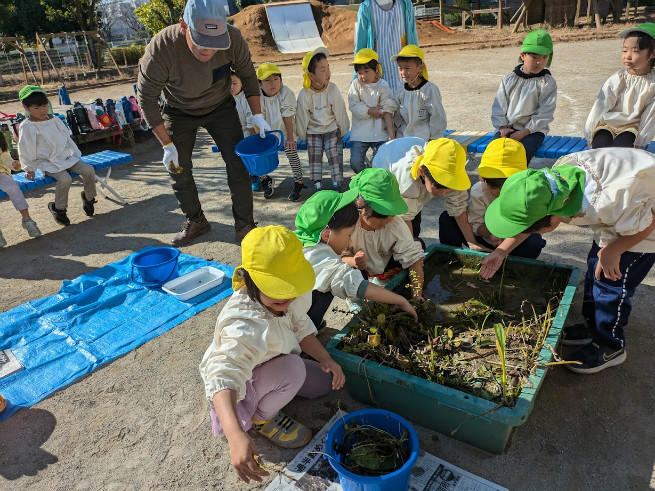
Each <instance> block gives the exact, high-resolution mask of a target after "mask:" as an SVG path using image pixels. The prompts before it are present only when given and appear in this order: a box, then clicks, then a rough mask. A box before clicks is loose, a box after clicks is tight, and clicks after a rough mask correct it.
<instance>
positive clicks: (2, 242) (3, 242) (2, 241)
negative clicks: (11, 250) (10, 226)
mask: <svg viewBox="0 0 655 491" xmlns="http://www.w3.org/2000/svg"><path fill="white" fill-rule="evenodd" d="M6 245H7V241H6V240H5V238H4V237H3V236H2V231H0V247H4V246H6Z"/></svg>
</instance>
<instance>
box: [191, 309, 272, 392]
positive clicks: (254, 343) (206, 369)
mask: <svg viewBox="0 0 655 491" xmlns="http://www.w3.org/2000/svg"><path fill="white" fill-rule="evenodd" d="M267 326H268V325H267V323H266V321H265V320H264V319H262V318H254V317H247V318H246V317H241V318H239V317H236V318H235V317H230V318H228V319H225V320H221V318H220V317H219V320H218V321H217V323H216V330H215V332H214V340H213V341H212V343H211V345H210V346H209V349H207V351H206V352H205V355H204V356H203V358H202V361H201V363H200V374H201V376H202V379H203V381H204V383H205V395H206V396H207V399H208V400H209V402H210V403H211V402H212V400H213V399H214V395H215V394H216V393H217V392H220V391H221V390H226V389H230V390H233V391H235V392H236V393H237V401H240V400H242V399H243V398H244V397H245V396H246V382H248V380H250V379H251V378H252V369H253V368H254V367H255V366H257V365H259V364H260V363H261V362H262V359H263V357H264V356H265V354H266V353H267V351H268V349H267V346H266V341H265V340H264V338H263V336H262V335H261V333H262V332H264V331H265V330H266V328H267Z"/></svg>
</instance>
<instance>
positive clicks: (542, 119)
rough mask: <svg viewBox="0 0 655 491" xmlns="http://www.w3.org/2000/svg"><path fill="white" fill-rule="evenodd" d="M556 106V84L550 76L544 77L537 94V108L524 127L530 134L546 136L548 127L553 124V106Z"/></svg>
mask: <svg viewBox="0 0 655 491" xmlns="http://www.w3.org/2000/svg"><path fill="white" fill-rule="evenodd" d="M556 105H557V83H556V82H555V79H554V78H553V77H551V76H550V75H546V83H545V86H544V87H543V89H542V91H541V93H540V94H539V107H538V108H537V111H536V112H535V113H534V114H533V115H532V117H531V118H530V121H528V124H526V125H525V127H526V129H528V130H530V133H537V132H540V133H543V134H544V135H547V134H548V125H549V124H550V123H552V122H553V118H554V116H555V106H556Z"/></svg>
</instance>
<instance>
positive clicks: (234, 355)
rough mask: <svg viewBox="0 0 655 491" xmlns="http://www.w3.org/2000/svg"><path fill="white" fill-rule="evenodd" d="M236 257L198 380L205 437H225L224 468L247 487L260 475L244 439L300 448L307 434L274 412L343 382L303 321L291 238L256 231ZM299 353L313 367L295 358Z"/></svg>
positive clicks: (302, 267) (305, 285) (297, 257)
mask: <svg viewBox="0 0 655 491" xmlns="http://www.w3.org/2000/svg"><path fill="white" fill-rule="evenodd" d="M241 251H242V265H241V266H239V267H238V268H236V270H235V271H234V276H233V279H232V287H233V289H234V293H233V294H232V297H231V298H230V300H229V301H228V302H227V304H226V305H225V307H223V310H222V311H221V313H220V315H219V316H218V320H217V321H216V330H215V332H214V340H213V341H212V343H211V344H210V345H209V348H208V349H207V351H206V352H205V355H204V356H203V358H202V362H201V363H200V374H201V376H202V378H203V381H204V383H205V393H206V395H207V399H208V401H209V403H210V405H211V410H210V415H211V421H212V431H213V433H214V435H215V436H221V435H225V436H226V437H227V440H228V443H229V445H230V457H231V459H232V463H233V465H234V467H235V469H236V471H237V473H238V474H239V477H241V479H243V480H244V481H246V482H249V479H253V480H255V481H261V476H265V475H268V473H267V472H265V471H263V470H262V469H261V468H260V467H259V465H258V464H257V462H256V461H255V458H256V456H257V447H256V446H255V443H254V441H253V440H252V438H251V437H250V436H249V435H248V434H247V433H246V432H247V431H248V430H250V428H255V430H256V431H257V432H258V433H259V434H261V435H263V436H264V437H266V438H269V439H270V440H271V441H272V442H273V443H275V444H277V445H279V446H281V447H283V448H299V447H302V446H304V445H306V444H307V443H308V442H309V440H310V439H311V437H312V434H311V431H310V430H309V428H307V427H306V426H304V425H302V424H301V423H299V422H297V421H295V420H293V419H292V418H290V417H288V416H285V415H284V414H282V413H280V409H282V408H283V407H284V406H286V405H287V404H288V403H289V402H290V401H291V400H292V399H293V398H294V397H295V396H296V395H300V396H302V397H308V398H314V397H318V396H321V395H324V394H326V393H328V392H329V391H330V387H331V388H332V389H335V390H336V389H340V388H341V387H343V384H344V382H345V377H344V375H343V372H342V370H341V367H340V366H339V365H338V364H337V363H336V362H335V361H334V360H333V359H332V358H331V357H330V355H329V354H328V352H327V351H325V348H323V346H322V345H321V343H320V342H319V341H318V339H317V338H316V335H315V334H316V328H315V327H314V324H313V323H312V321H311V320H310V319H309V317H308V316H307V310H308V309H309V306H310V305H311V293H310V292H311V290H312V287H313V286H314V281H315V277H314V270H313V269H312V266H311V264H309V263H308V262H307V260H306V259H305V258H304V257H303V254H302V244H301V243H300V241H299V240H298V239H297V238H296V236H295V235H293V233H292V232H291V231H289V230H287V229H286V228H284V227H282V226H268V227H260V228H256V229H254V230H252V231H251V232H249V233H248V235H246V237H245V238H244V239H243V242H242V243H241ZM301 351H304V352H305V353H307V354H308V355H310V356H311V357H312V358H314V359H315V360H317V361H312V360H306V359H303V358H301V357H300V356H299V355H300V353H301ZM330 374H331V375H330Z"/></svg>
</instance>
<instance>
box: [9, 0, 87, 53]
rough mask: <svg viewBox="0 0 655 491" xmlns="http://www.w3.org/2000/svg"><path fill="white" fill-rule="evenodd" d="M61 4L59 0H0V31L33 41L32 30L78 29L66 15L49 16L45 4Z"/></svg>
mask: <svg viewBox="0 0 655 491" xmlns="http://www.w3.org/2000/svg"><path fill="white" fill-rule="evenodd" d="M53 5H54V6H55V7H58V6H61V0H47V1H46V0H0V33H2V34H4V35H6V36H14V35H15V36H21V37H23V38H25V40H26V41H28V42H30V43H32V42H34V32H35V31H38V32H60V31H73V30H76V29H78V27H77V24H76V22H75V21H74V20H73V19H72V18H70V17H66V16H56V17H53V18H49V17H48V14H47V6H53Z"/></svg>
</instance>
